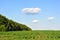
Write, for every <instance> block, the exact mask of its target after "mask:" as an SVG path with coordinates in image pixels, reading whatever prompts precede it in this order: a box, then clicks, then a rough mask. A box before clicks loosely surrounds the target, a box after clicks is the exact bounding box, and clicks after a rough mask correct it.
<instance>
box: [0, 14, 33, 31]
mask: <svg viewBox="0 0 60 40" xmlns="http://www.w3.org/2000/svg"><path fill="white" fill-rule="evenodd" d="M23 30H25V31H30V30H32V29H31V28H29V27H27V26H26V25H24V24H20V23H17V22H15V21H13V20H10V19H8V18H6V17H5V16H2V15H0V31H23Z"/></svg>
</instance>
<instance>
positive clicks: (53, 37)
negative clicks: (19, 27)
mask: <svg viewBox="0 0 60 40" xmlns="http://www.w3.org/2000/svg"><path fill="white" fill-rule="evenodd" d="M0 40H60V31H53V30H46V31H44V30H35V31H10V32H9V31H8V32H0Z"/></svg>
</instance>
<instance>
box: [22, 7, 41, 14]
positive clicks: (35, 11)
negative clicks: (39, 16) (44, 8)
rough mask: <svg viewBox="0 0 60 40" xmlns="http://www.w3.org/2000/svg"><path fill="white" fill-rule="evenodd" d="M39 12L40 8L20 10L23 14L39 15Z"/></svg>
mask: <svg viewBox="0 0 60 40" xmlns="http://www.w3.org/2000/svg"><path fill="white" fill-rule="evenodd" d="M40 11H41V9H40V8H23V9H22V12H23V13H32V14H33V13H34V14H35V13H39V12H40Z"/></svg>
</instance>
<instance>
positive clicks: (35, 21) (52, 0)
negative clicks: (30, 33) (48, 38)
mask: <svg viewBox="0 0 60 40" xmlns="http://www.w3.org/2000/svg"><path fill="white" fill-rule="evenodd" d="M38 9H39V10H38ZM31 10H33V11H31ZM25 12H26V13H25ZM32 12H33V13H32ZM0 14H2V15H4V16H6V17H7V18H9V19H12V20H14V21H17V22H19V23H23V24H26V25H27V26H29V27H30V28H32V29H33V30H41V29H42V30H47V29H50V30H56V29H60V0H0Z"/></svg>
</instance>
